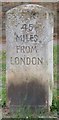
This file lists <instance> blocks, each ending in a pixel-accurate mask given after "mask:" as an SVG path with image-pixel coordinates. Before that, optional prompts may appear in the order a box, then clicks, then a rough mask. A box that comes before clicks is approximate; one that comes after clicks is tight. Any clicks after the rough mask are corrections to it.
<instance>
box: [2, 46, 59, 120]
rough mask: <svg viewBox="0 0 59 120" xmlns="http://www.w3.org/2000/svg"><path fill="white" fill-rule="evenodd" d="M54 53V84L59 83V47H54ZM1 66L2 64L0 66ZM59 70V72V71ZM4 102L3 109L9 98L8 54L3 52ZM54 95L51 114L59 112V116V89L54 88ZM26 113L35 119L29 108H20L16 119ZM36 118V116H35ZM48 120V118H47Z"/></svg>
mask: <svg viewBox="0 0 59 120" xmlns="http://www.w3.org/2000/svg"><path fill="white" fill-rule="evenodd" d="M53 52H54V56H53V59H54V82H55V83H57V81H58V80H59V74H58V72H59V69H57V68H58V67H57V66H59V54H58V53H59V45H57V46H54V49H53ZM0 59H1V56H0ZM0 66H1V64H0ZM57 70H58V71H57ZM2 73H3V75H2V101H1V104H2V107H4V106H6V100H7V96H6V84H5V82H6V52H5V51H3V52H2ZM53 91H54V95H53V102H52V106H51V113H52V114H55V113H56V112H58V114H59V98H58V96H59V89H58V88H57V89H56V88H54V90H53ZM24 111H25V114H24ZM36 112H37V113H38V114H39V110H36ZM26 113H27V115H28V116H29V118H31V117H33V116H32V115H33V114H32V111H31V110H30V108H27V109H25V108H24V107H23V109H22V107H21V108H20V111H17V113H16V114H14V116H15V117H19V116H22V117H23V116H26ZM34 116H35V115H34ZM45 120H46V118H45Z"/></svg>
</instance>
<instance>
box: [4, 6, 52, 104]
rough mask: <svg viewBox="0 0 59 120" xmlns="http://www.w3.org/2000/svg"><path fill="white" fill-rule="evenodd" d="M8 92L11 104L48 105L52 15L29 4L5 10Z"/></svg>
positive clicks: (50, 96) (49, 102)
mask: <svg viewBox="0 0 59 120" xmlns="http://www.w3.org/2000/svg"><path fill="white" fill-rule="evenodd" d="M6 15H7V20H6V41H7V44H6V46H7V54H6V55H7V58H6V64H7V81H6V82H7V93H8V99H9V100H10V104H11V105H21V104H25V105H47V104H48V105H51V103H52V86H53V40H52V36H53V16H52V13H51V12H50V11H48V10H47V9H46V8H44V7H42V6H39V5H36V4H35V5H34V4H28V5H21V6H18V7H15V8H13V9H11V10H9V11H8V12H7V14H6Z"/></svg>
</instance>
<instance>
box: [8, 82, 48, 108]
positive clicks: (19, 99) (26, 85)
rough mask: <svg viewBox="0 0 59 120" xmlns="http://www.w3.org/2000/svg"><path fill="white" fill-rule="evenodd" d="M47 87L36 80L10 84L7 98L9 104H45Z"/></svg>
mask: <svg viewBox="0 0 59 120" xmlns="http://www.w3.org/2000/svg"><path fill="white" fill-rule="evenodd" d="M47 90H48V88H47V87H46V85H42V84H40V83H39V82H38V81H37V80H32V81H29V82H27V81H25V82H22V83H21V84H19V85H13V84H10V86H9V87H8V98H9V99H10V100H11V103H10V104H11V105H34V106H36V105H46V100H48V91H47Z"/></svg>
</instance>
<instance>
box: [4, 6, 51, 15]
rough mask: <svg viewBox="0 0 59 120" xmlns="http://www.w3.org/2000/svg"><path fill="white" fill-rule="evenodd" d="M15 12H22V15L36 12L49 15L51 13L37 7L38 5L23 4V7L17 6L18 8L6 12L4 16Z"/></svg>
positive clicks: (46, 9)
mask: <svg viewBox="0 0 59 120" xmlns="http://www.w3.org/2000/svg"><path fill="white" fill-rule="evenodd" d="M16 12H20V13H22V12H24V13H25V12H38V13H40V12H41V13H42V12H43V13H49V14H51V13H52V11H51V10H49V9H48V8H46V7H43V6H41V5H38V4H24V5H19V6H16V7H14V8H12V9H10V10H8V11H7V12H6V14H10V13H11V14H13V13H16Z"/></svg>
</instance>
